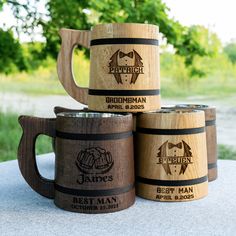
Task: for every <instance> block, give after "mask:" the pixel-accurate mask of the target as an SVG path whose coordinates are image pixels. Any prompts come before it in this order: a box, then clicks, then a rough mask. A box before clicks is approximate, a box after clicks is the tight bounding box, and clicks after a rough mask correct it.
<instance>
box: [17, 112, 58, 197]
mask: <svg viewBox="0 0 236 236" xmlns="http://www.w3.org/2000/svg"><path fill="white" fill-rule="evenodd" d="M19 123H20V125H21V126H22V129H23V134H22V137H21V140H20V144H19V148H18V155H17V156H18V163H19V167H20V171H21V174H22V176H23V177H24V179H25V180H26V182H27V183H28V184H29V185H30V187H31V188H32V189H34V190H35V191H36V192H37V193H39V194H41V195H43V196H45V197H48V198H54V181H52V180H48V179H46V178H44V177H42V176H41V175H40V173H39V171H38V167H37V164H36V157H35V142H36V138H37V136H38V135H39V134H45V135H48V136H50V137H55V119H43V118H36V117H28V116H20V117H19Z"/></svg>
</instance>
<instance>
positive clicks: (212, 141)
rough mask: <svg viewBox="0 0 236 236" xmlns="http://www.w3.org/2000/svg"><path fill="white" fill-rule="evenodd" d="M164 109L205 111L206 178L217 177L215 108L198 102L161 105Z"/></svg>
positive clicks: (210, 179) (212, 178) (214, 178)
mask: <svg viewBox="0 0 236 236" xmlns="http://www.w3.org/2000/svg"><path fill="white" fill-rule="evenodd" d="M163 108H164V109H188V110H191V109H197V110H202V111H204V112H205V125H206V142H207V161H208V180H209V181H213V180H216V179H217V134H216V108H215V107H211V106H208V105H199V104H178V105H170V106H165V107H163Z"/></svg>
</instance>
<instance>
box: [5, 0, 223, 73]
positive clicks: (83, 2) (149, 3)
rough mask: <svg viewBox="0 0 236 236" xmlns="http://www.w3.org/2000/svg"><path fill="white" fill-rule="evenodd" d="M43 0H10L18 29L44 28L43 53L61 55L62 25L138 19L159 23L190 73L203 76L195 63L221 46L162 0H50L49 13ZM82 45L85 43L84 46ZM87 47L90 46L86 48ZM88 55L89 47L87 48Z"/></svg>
mask: <svg viewBox="0 0 236 236" xmlns="http://www.w3.org/2000/svg"><path fill="white" fill-rule="evenodd" d="M39 2H40V1H39V0H32V1H29V0H22V1H21V2H19V1H10V0H7V1H6V3H7V4H8V5H10V6H11V8H12V9H13V12H14V16H15V17H16V18H17V19H18V25H17V26H16V29H17V30H18V31H23V32H28V33H32V32H33V30H34V28H35V26H40V27H42V28H43V36H44V37H45V38H46V44H45V47H43V48H42V49H41V50H40V53H41V54H42V57H46V56H47V55H48V54H50V55H52V56H53V58H56V57H57V54H58V51H59V47H60V39H59V36H58V30H59V29H60V28H62V27H63V28H72V29H89V28H90V27H91V26H93V25H96V24H98V23H110V22H127V23H128V22H136V23H149V24H155V25H158V26H159V28H160V32H161V33H162V34H163V35H164V36H165V37H166V38H167V42H168V44H170V45H173V47H174V49H175V52H176V54H177V55H179V56H181V57H182V58H183V60H184V63H185V66H187V67H188V68H189V69H188V70H189V71H188V76H189V77H203V76H204V75H205V71H202V70H201V68H196V67H195V66H194V63H193V62H194V59H195V57H196V56H198V57H203V56H209V57H211V56H214V55H215V54H216V52H217V50H219V46H220V44H219V42H218V40H217V37H216V35H214V34H211V33H210V32H209V31H208V30H207V29H205V28H203V27H199V26H193V27H190V28H188V27H185V26H182V25H181V24H180V23H179V22H178V21H176V20H174V19H173V18H171V17H169V15H168V13H169V8H168V6H167V5H166V4H165V3H164V2H163V1H162V0H100V1H97V0H90V1H87V0H70V1H68V0H47V1H46V6H45V7H46V9H47V13H44V14H43V13H40V12H39V11H38V9H37V4H38V3H39ZM80 49H81V47H80ZM83 50H86V49H83ZM86 55H88V51H86Z"/></svg>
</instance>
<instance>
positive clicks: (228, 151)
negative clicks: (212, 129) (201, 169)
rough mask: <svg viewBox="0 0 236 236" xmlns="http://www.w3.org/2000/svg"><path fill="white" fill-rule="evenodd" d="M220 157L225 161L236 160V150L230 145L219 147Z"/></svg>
mask: <svg viewBox="0 0 236 236" xmlns="http://www.w3.org/2000/svg"><path fill="white" fill-rule="evenodd" d="M218 157H219V159H224V160H236V149H235V147H232V146H229V145H223V144H219V145H218Z"/></svg>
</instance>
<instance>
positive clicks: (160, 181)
mask: <svg viewBox="0 0 236 236" xmlns="http://www.w3.org/2000/svg"><path fill="white" fill-rule="evenodd" d="M135 165H136V192H137V195H138V196H140V197H144V198H147V199H151V200H156V201H190V200H195V199H199V198H202V197H204V196H206V195H207V192H208V181H207V150H206V134H205V117H204V112H203V111H195V110H194V111H188V110H180V111H178V110H170V109H167V110H159V111H156V112H148V113H143V114H139V115H138V116H137V129H136V137H135Z"/></svg>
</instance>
